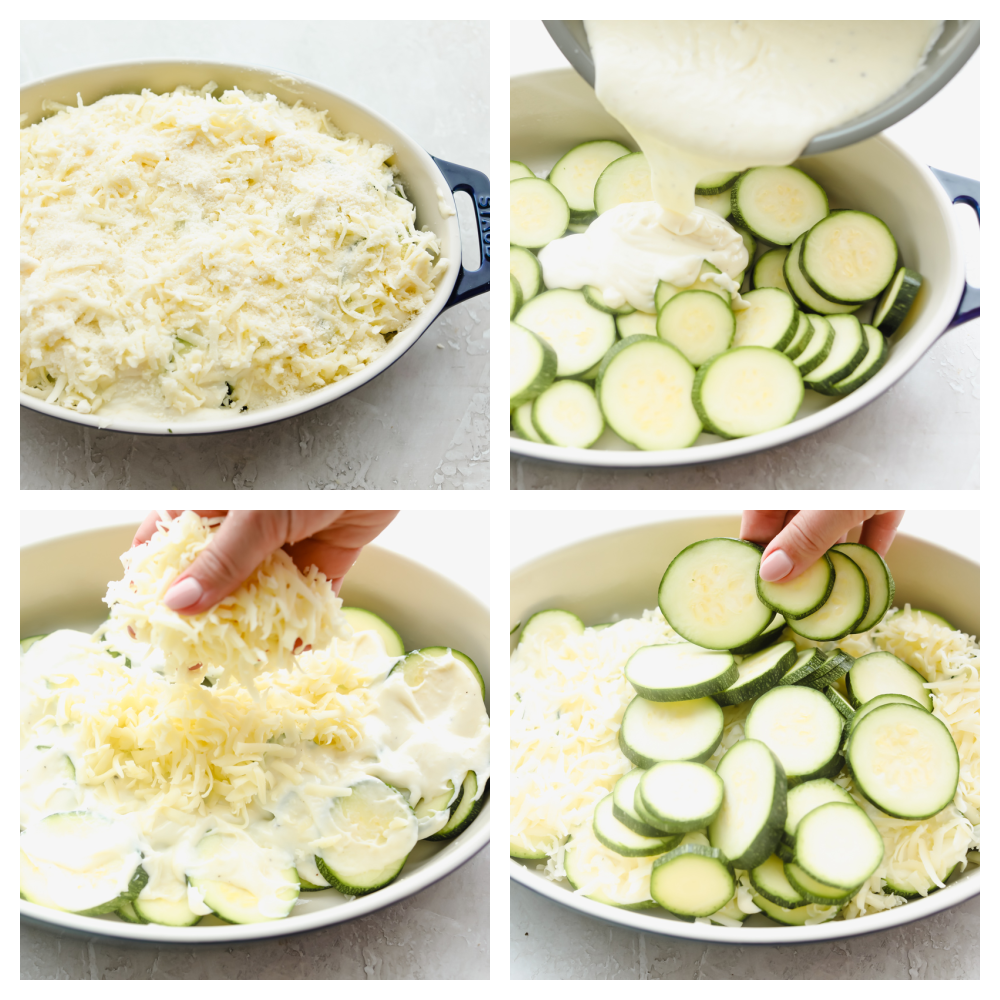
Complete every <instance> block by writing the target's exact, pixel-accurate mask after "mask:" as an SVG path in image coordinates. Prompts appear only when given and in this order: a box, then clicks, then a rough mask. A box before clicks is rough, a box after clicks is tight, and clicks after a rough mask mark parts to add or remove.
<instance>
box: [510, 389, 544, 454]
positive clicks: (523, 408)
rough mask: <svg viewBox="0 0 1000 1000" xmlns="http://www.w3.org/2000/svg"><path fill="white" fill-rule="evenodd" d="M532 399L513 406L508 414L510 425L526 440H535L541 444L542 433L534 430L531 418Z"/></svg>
mask: <svg viewBox="0 0 1000 1000" xmlns="http://www.w3.org/2000/svg"><path fill="white" fill-rule="evenodd" d="M532 405H533V404H532V401H531V400H530V399H529V400H528V401H527V402H526V403H522V404H521V405H520V406H517V407H515V408H514V409H513V410H512V411H511V414H510V422H511V426H512V427H513V429H514V432H515V433H517V434H519V435H520V436H521V437H523V438H524V439H525V440H526V441H535V442H537V443H538V444H542V435H541V434H539V433H538V431H536V430H535V425H534V423H533V422H532V420H531V411H532Z"/></svg>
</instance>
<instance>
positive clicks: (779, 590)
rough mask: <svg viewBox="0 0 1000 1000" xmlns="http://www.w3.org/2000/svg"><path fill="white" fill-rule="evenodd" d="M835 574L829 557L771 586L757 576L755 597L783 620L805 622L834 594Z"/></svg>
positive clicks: (770, 582) (822, 557)
mask: <svg viewBox="0 0 1000 1000" xmlns="http://www.w3.org/2000/svg"><path fill="white" fill-rule="evenodd" d="M834 577H835V573H834V571H833V563H832V562H831V561H830V558H829V556H826V555H823V556H820V558H819V559H817V560H816V562H814V563H813V564H812V566H810V567H809V568H808V569H806V570H805V571H804V572H802V573H800V574H799V575H798V576H797V577H796V578H795V579H794V580H789V581H787V582H786V581H781V580H779V581H777V582H772V581H770V580H762V579H761V578H760V571H758V573H757V596H758V597H759V598H760V599H761V601H762V602H763V603H764V604H766V605H767V606H768V607H769V608H774V610H775V611H780V612H781V613H782V614H783V615H784V616H785V618H786V619H789V618H792V619H794V618H805V617H806V615H811V614H812V613H813V612H814V611H816V610H818V609H819V608H820V607H822V606H823V605H824V604H825V603H826V599H827V598H828V597H829V596H830V591H832V590H833V581H834Z"/></svg>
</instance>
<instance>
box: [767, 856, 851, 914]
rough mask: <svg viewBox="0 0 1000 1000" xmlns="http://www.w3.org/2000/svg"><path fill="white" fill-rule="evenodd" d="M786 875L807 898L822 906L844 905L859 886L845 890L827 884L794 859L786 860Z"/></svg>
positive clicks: (793, 885)
mask: <svg viewBox="0 0 1000 1000" xmlns="http://www.w3.org/2000/svg"><path fill="white" fill-rule="evenodd" d="M785 877H786V878H787V879H788V881H789V882H790V883H791V885H792V887H793V888H794V889H795V890H796V891H797V892H799V893H800V894H801V895H802V896H803V897H804V898H805V899H807V900H808V901H809V902H810V903H817V904H819V905H821V906H843V905H844V904H845V903H846V902H847V901H848V900H849V899H850V898H851V896H853V895H854V893H855V892H856V891H857V888H858V887H857V886H855V887H854V888H852V889H847V890H844V889H840V888H838V887H837V886H833V885H825V884H824V883H822V882H819V881H817V880H816V879H814V878H813V877H812V876H811V875H810V874H809V873H808V872H804V871H803V870H802V869H801V868H800V867H799V866H798V865H797V864H796V863H795V862H794V861H786V862H785Z"/></svg>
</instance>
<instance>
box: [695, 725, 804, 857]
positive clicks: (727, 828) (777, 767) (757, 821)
mask: <svg viewBox="0 0 1000 1000" xmlns="http://www.w3.org/2000/svg"><path fill="white" fill-rule="evenodd" d="M716 774H718V776H719V777H720V778H721V779H722V783H723V785H724V786H725V794H724V796H723V799H722V809H721V810H720V811H719V815H718V816H716V818H715V819H714V820H713V821H712V823H711V824H710V825H709V828H708V838H709V840H710V841H711V843H712V846H713V847H718V848H719V850H721V851H722V853H723V854H724V855H725V856H726V857H727V858H728V859H729V860H730V861H731V862H732V864H733V865H734V867H736V868H745V869H747V870H749V869H751V868H756V867H757V865H759V864H761V862H763V861H765V860H766V859H767V858H768V857H770V855H771V854H772V853H774V849H775V847H776V846H777V843H778V840H779V838H780V837H781V831H782V829H783V828H784V825H785V814H786V811H787V804H786V795H787V791H788V782H787V781H786V779H785V772H784V771H783V770H782V768H781V763H780V762H779V760H778V758H777V757H775V756H774V754H773V753H772V752H771V751H770V750H769V749H768V748H767V747H766V746H765V745H764V744H763V743H761V742H760V741H759V740H751V739H745V740H740V741H739V742H738V743H734V744H733V745H732V746H731V747H730V748H729V749H728V750H727V751H726V753H725V755H724V756H723V758H722V760H720V761H719V766H718V768H716Z"/></svg>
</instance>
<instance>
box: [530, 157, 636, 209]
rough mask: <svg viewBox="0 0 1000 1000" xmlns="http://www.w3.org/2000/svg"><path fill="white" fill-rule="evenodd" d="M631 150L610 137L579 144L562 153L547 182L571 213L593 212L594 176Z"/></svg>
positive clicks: (595, 178)
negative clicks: (552, 185)
mask: <svg viewBox="0 0 1000 1000" xmlns="http://www.w3.org/2000/svg"><path fill="white" fill-rule="evenodd" d="M630 152H631V150H630V149H628V147H626V146H623V145H622V144H621V143H620V142H613V141H611V140H610V139H597V140H592V141H590V142H584V143H581V144H580V145H579V146H574V147H573V148H572V149H571V150H570V151H569V152H568V153H565V154H564V155H563V157H562V159H560V160H559V161H558V162H557V163H556V165H555V166H554V167H553V168H552V169H551V170H550V171H549V181H550V183H552V184H554V185H555V186H556V187H557V188H559V190H560V191H561V192H562V194H563V197H564V198H565V199H566V204H567V205H569V208H570V211H571V212H578V213H588V212H594V211H596V208H595V207H594V188H595V186H596V185H597V179H598V178H599V177H600V176H601V174H602V173H603V172H604V169H605V167H607V166H608V164H609V163H613V162H614V161H615V160H619V159H621V158H622V157H623V156H628V155H629V153H630Z"/></svg>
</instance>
